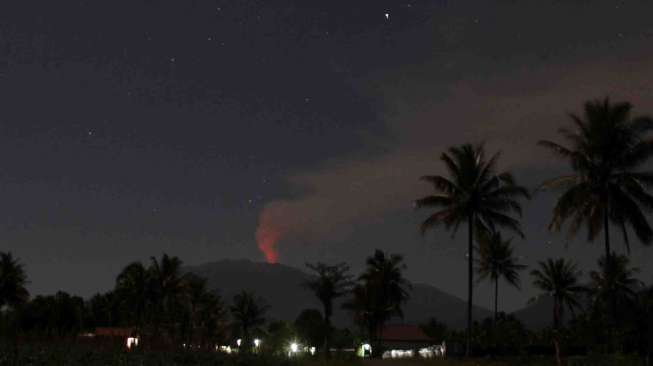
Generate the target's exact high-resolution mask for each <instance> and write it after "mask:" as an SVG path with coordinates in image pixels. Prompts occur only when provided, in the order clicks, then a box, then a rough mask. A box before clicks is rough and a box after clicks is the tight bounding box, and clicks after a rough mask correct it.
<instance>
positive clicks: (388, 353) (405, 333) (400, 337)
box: [379, 325, 446, 358]
mask: <svg viewBox="0 0 653 366" xmlns="http://www.w3.org/2000/svg"><path fill="white" fill-rule="evenodd" d="M436 342H442V340H435V339H432V338H431V337H429V336H428V335H426V334H425V333H424V331H423V330H422V328H420V327H419V326H416V325H388V326H385V327H384V328H383V330H382V331H381V335H380V337H379V343H380V344H381V347H382V349H383V350H384V352H383V355H382V357H383V358H408V357H418V356H419V357H423V358H432V357H444V356H445V354H446V345H445V343H444V342H442V344H437V343H436Z"/></svg>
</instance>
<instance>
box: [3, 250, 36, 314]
mask: <svg viewBox="0 0 653 366" xmlns="http://www.w3.org/2000/svg"><path fill="white" fill-rule="evenodd" d="M26 285H27V274H25V267H24V266H23V264H22V263H20V261H19V260H18V259H16V258H14V256H13V255H12V254H11V252H7V253H4V252H0V309H1V308H3V307H5V306H9V307H11V308H16V307H19V306H21V305H23V304H25V303H26V302H27V300H28V298H29V292H28V291H27V288H25V286H26Z"/></svg>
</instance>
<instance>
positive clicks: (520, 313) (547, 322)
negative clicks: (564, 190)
mask: <svg viewBox="0 0 653 366" xmlns="http://www.w3.org/2000/svg"><path fill="white" fill-rule="evenodd" d="M579 302H580V304H581V306H582V307H587V306H589V305H590V299H589V297H584V298H583V297H581V298H580V299H579ZM579 312H581V311H580V310H578V311H577V312H576V315H578V313H579ZM513 314H514V315H515V317H516V318H517V319H519V320H520V321H521V322H522V323H524V325H525V326H526V327H527V328H530V329H542V328H545V327H548V326H551V324H552V323H553V298H552V297H550V296H541V297H539V298H537V299H536V300H535V301H533V302H532V303H530V304H528V305H526V307H524V308H522V309H520V310H517V311H515V312H514V313H513ZM563 317H564V318H563V322H569V321H571V320H572V319H573V315H572V314H571V313H570V312H569V309H567V307H565V309H564V313H563Z"/></svg>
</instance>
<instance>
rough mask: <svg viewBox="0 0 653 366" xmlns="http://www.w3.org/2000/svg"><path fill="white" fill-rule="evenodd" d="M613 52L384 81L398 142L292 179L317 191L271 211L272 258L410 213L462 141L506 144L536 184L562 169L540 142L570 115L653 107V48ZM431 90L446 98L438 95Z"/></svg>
mask: <svg viewBox="0 0 653 366" xmlns="http://www.w3.org/2000/svg"><path fill="white" fill-rule="evenodd" d="M634 46H638V44H635V45H634ZM609 51H610V49H609V48H608V47H606V49H604V50H596V49H592V50H590V51H588V52H587V53H585V54H584V57H583V58H578V57H575V56H573V57H572V56H569V57H565V58H561V60H559V62H557V63H548V62H547V63H545V62H542V63H540V64H537V65H529V67H521V68H520V67H516V68H515V69H514V70H512V71H510V72H504V73H501V74H500V75H499V76H492V77H483V78H479V77H477V78H470V79H461V80H457V81H455V82H453V83H450V84H447V85H444V86H437V83H435V82H434V80H436V79H437V78H438V74H437V73H434V72H429V68H431V67H435V66H434V65H429V64H425V65H423V66H422V68H423V71H424V73H423V74H420V77H419V78H414V79H412V80H404V81H403V82H402V83H399V82H398V81H397V80H392V79H389V78H385V79H384V80H383V81H382V82H381V83H379V84H377V85H374V86H371V87H370V89H374V90H376V91H377V93H379V94H380V96H381V98H383V100H384V101H385V106H386V110H385V111H384V113H385V116H386V117H385V123H386V124H387V126H388V128H389V130H390V131H391V132H392V133H393V134H394V136H396V140H395V141H393V143H392V144H389V145H387V146H386V151H387V152H386V153H385V154H383V155H380V156H377V157H373V158H369V157H368V158H357V157H351V158H349V159H342V160H338V161H330V162H327V163H325V164H323V165H322V166H319V167H317V168H315V169H313V170H309V171H304V172H300V173H296V174H294V175H291V176H289V177H288V183H289V184H291V185H297V186H301V187H303V188H305V192H308V193H305V194H303V195H302V196H300V197H296V198H294V199H291V200H276V201H272V202H269V203H268V204H267V205H266V206H265V207H264V208H263V210H262V212H261V215H260V219H259V227H258V230H257V238H258V239H259V246H260V247H262V248H264V251H265V252H266V253H268V252H272V253H275V254H274V255H271V256H269V257H268V258H274V259H275V260H276V253H277V252H276V251H277V250H279V249H281V254H282V255H283V248H284V247H285V246H286V245H290V243H307V242H315V243H320V242H326V241H330V240H343V239H346V238H347V237H348V236H349V235H350V234H351V232H352V230H353V228H355V227H357V226H359V225H361V224H364V223H366V222H370V221H371V220H373V219H374V217H378V216H382V215H383V214H385V213H387V212H391V211H394V210H400V209H405V210H409V209H410V207H411V204H412V201H413V200H414V199H415V198H418V197H420V196H422V195H424V194H427V193H428V192H429V189H430V187H428V186H427V185H424V184H423V183H421V182H419V181H418V177H419V176H421V175H424V174H436V173H440V172H442V170H441V164H440V163H439V161H438V156H439V154H440V153H441V152H442V151H444V150H445V149H446V148H447V147H448V146H451V145H453V144H459V143H464V142H480V141H485V142H486V147H487V148H488V150H489V151H490V152H494V151H497V150H499V149H501V150H502V151H503V153H504V155H503V156H502V159H501V161H500V168H501V169H504V170H511V171H513V172H514V173H515V174H516V175H517V177H518V178H522V181H523V183H525V184H530V185H535V184H536V183H537V182H538V180H539V179H542V178H543V177H540V176H537V174H538V172H539V174H544V175H545V174H547V173H549V174H550V173H551V172H552V171H556V170H560V169H561V165H560V164H559V163H558V162H556V161H555V160H553V159H551V156H550V155H548V154H547V153H546V151H543V150H542V149H540V148H538V147H537V146H536V142H537V140H539V139H543V138H547V139H556V138H557V136H556V129H557V127H559V126H561V125H564V124H566V123H567V122H568V120H567V116H566V114H567V113H568V112H572V111H579V109H580V107H581V105H582V103H583V102H584V101H585V100H587V99H590V98H602V97H605V96H607V95H609V96H611V97H612V99H614V100H629V101H631V102H633V103H634V104H635V107H636V110H635V112H636V113H637V112H639V113H643V112H644V111H647V112H648V111H653V103H652V100H651V99H650V98H651V96H653V92H652V91H651V89H650V88H649V86H650V85H651V84H652V83H653V69H651V68H650V67H649V66H648V65H647V64H646V62H645V60H647V59H650V56H651V54H650V53H651V52H650V51H647V52H646V54H644V52H640V51H638V47H631V48H629V49H628V50H627V52H625V53H621V54H620V55H613V56H607V55H606V54H608V55H609ZM597 55H603V57H601V58H599V59H597V58H596V56H597ZM479 62H483V60H479ZM517 63H518V62H517ZM398 77H399V78H402V77H404V76H398ZM400 84H401V85H405V87H403V86H401V85H400ZM398 85H399V86H398ZM430 95H439V97H438V98H433V99H432V100H431V99H430V98H429V96H430ZM525 172H529V175H526V173H525ZM532 172H536V174H535V175H533V174H530V173H532ZM522 173H523V174H522ZM543 216H544V214H543V215H542V217H543ZM542 224H543V225H544V223H542ZM271 249H273V250H271ZM266 255H267V254H266Z"/></svg>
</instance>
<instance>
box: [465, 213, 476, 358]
mask: <svg viewBox="0 0 653 366" xmlns="http://www.w3.org/2000/svg"><path fill="white" fill-rule="evenodd" d="M468 221H469V223H468V230H469V242H468V243H467V253H468V254H467V349H466V352H465V353H466V355H467V357H470V356H471V355H472V300H473V299H472V292H473V291H472V284H473V280H474V279H473V276H474V272H473V265H472V264H473V261H472V260H473V255H474V232H473V231H474V214H470V215H469V218H468Z"/></svg>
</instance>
